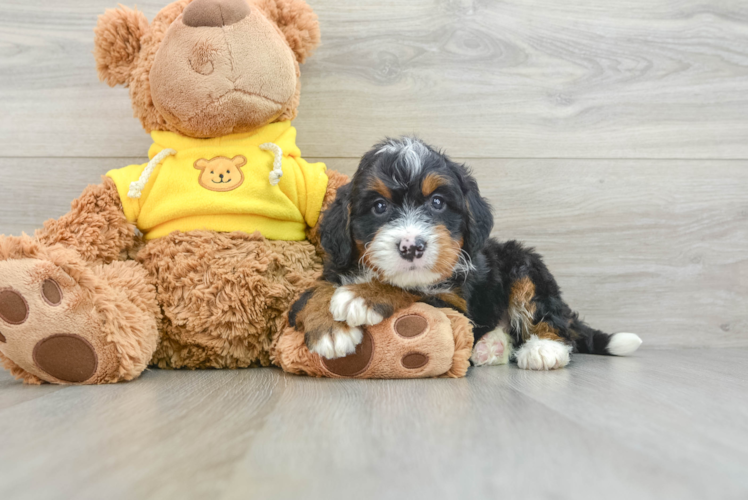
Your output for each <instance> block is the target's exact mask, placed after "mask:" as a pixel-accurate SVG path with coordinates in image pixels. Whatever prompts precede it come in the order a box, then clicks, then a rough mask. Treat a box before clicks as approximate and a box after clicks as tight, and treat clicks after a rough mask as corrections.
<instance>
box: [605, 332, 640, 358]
mask: <svg viewBox="0 0 748 500" xmlns="http://www.w3.org/2000/svg"><path fill="white" fill-rule="evenodd" d="M640 345H642V339H641V338H639V336H638V335H637V334H635V333H614V334H613V336H612V337H610V341H609V342H608V353H609V354H612V355H613V356H628V355H629V354H632V353H633V352H634V351H636V350H637V349H639V346H640Z"/></svg>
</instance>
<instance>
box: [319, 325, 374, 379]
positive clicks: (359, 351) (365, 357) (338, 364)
mask: <svg viewBox="0 0 748 500" xmlns="http://www.w3.org/2000/svg"><path fill="white" fill-rule="evenodd" d="M372 357H374V343H373V342H372V340H371V335H369V332H367V331H364V338H363V339H361V343H360V344H359V345H358V346H357V347H356V352H354V353H353V354H350V355H348V356H346V357H344V358H337V359H325V358H320V359H321V360H322V364H323V365H324V366H325V368H327V370H328V371H329V372H331V373H334V374H335V375H340V376H341V377H355V376H356V375H360V374H361V373H363V372H364V371H366V369H367V368H369V363H371V358H372Z"/></svg>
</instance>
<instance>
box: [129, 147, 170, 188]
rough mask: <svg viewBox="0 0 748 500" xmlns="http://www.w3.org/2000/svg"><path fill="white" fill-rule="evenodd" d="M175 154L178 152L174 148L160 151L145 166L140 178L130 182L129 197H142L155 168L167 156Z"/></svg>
mask: <svg viewBox="0 0 748 500" xmlns="http://www.w3.org/2000/svg"><path fill="white" fill-rule="evenodd" d="M175 154H177V152H176V151H174V150H173V149H164V150H162V151H160V152H159V153H158V154H157V155H156V156H154V157H153V159H152V160H151V161H149V162H148V165H147V166H146V167H145V170H143V173H142V174H140V179H138V180H137V181H133V182H131V183H130V191H129V192H128V193H127V197H128V198H140V195H141V194H142V193H143V190H144V189H145V185H146V184H148V178H149V177H150V176H151V174H152V173H153V170H154V169H155V168H156V167H157V166H158V165H159V164H160V163H161V162H162V161H164V158H166V157H167V156H171V155H175Z"/></svg>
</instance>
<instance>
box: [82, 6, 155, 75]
mask: <svg viewBox="0 0 748 500" xmlns="http://www.w3.org/2000/svg"><path fill="white" fill-rule="evenodd" d="M147 31H148V19H146V17H145V14H143V13H142V12H140V11H138V10H133V9H128V8H127V7H124V6H122V5H120V7H119V8H117V9H108V10H107V11H106V12H105V13H104V14H102V15H101V16H99V22H98V23H97V24H96V28H95V29H94V57H95V58H96V70H97V71H98V73H99V80H101V81H104V82H106V83H107V84H109V86H110V87H114V86H115V85H127V84H128V83H129V82H130V77H131V75H132V70H133V63H134V62H135V58H136V57H137V55H138V53H139V52H140V40H141V39H142V38H143V35H144V34H145V33H146V32H147Z"/></svg>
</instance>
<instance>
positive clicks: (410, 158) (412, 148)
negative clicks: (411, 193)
mask: <svg viewBox="0 0 748 500" xmlns="http://www.w3.org/2000/svg"><path fill="white" fill-rule="evenodd" d="M382 153H390V154H397V156H398V159H397V161H399V162H402V164H403V165H404V166H405V169H404V171H405V172H407V173H408V174H409V175H410V177H409V178H408V179H397V178H395V179H393V180H394V181H395V182H397V183H398V184H401V185H404V186H406V187H407V185H408V183H409V182H410V181H411V180H413V179H414V178H415V177H416V176H417V175H418V174H420V173H421V169H422V168H423V163H422V161H421V158H423V157H424V156H426V155H428V153H429V151H428V148H427V147H426V145H425V144H423V143H422V142H421V141H420V140H418V139H416V138H414V137H403V138H402V139H390V140H389V141H388V142H387V144H386V145H385V146H384V147H383V148H381V149H380V150H379V151H377V154H382ZM398 171H399V170H398Z"/></svg>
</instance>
